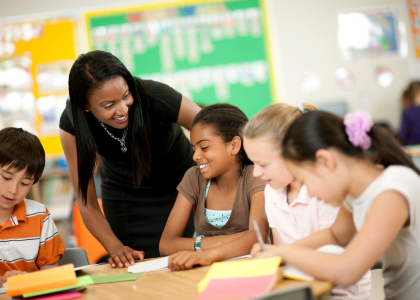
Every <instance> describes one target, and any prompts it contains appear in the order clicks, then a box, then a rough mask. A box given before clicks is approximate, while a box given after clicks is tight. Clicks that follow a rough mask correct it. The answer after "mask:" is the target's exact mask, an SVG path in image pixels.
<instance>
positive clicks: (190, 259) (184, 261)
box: [168, 251, 214, 271]
mask: <svg viewBox="0 0 420 300" xmlns="http://www.w3.org/2000/svg"><path fill="white" fill-rule="evenodd" d="M213 261H214V259H213V257H212V255H211V252H210V251H204V252H195V251H181V252H178V253H176V254H174V255H171V256H170V257H169V262H168V268H169V270H170V271H180V270H190V269H192V268H193V267H194V266H195V265H201V266H208V265H210V264H211V263H212V262H213Z"/></svg>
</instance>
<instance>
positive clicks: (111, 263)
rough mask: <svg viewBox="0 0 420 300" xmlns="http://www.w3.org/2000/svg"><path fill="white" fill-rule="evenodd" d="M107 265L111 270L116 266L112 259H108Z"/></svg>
mask: <svg viewBox="0 0 420 300" xmlns="http://www.w3.org/2000/svg"><path fill="white" fill-rule="evenodd" d="M108 263H109V264H110V265H111V268H115V267H117V264H116V263H115V260H114V259H113V258H112V257H110V258H108Z"/></svg>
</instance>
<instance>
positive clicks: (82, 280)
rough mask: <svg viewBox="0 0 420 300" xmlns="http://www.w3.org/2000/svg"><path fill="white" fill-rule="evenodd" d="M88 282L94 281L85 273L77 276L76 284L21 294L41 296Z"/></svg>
mask: <svg viewBox="0 0 420 300" xmlns="http://www.w3.org/2000/svg"><path fill="white" fill-rule="evenodd" d="M105 277H108V276H105ZM90 284H94V282H93V280H92V278H91V276H89V275H86V276H81V277H77V281H76V285H71V286H66V287H62V288H57V289H52V290H47V291H42V292H36V293H29V294H23V295H22V296H23V298H29V297H35V296H41V295H45V294H52V293H56V292H61V291H65V290H69V289H75V288H78V287H82V286H85V285H90Z"/></svg>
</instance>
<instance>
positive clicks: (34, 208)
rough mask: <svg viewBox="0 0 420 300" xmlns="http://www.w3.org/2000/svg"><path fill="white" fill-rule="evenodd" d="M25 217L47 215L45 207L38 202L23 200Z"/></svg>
mask: <svg viewBox="0 0 420 300" xmlns="http://www.w3.org/2000/svg"><path fill="white" fill-rule="evenodd" d="M24 201H25V206H26V217H32V216H36V215H45V214H47V207H46V206H45V205H44V204H42V203H39V202H38V201H34V200H28V199H25V200H24Z"/></svg>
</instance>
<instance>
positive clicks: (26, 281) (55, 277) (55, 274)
mask: <svg viewBox="0 0 420 300" xmlns="http://www.w3.org/2000/svg"><path fill="white" fill-rule="evenodd" d="M73 269H74V265H73V264H68V265H64V266H61V267H56V268H51V269H47V270H42V271H38V272H33V273H28V274H23V275H18V276H13V277H10V278H7V295H8V296H9V297H16V296H21V295H22V294H29V293H36V292H41V291H45V290H51V289H56V288H61V287H66V286H72V285H75V284H76V274H75V272H74V270H73Z"/></svg>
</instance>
